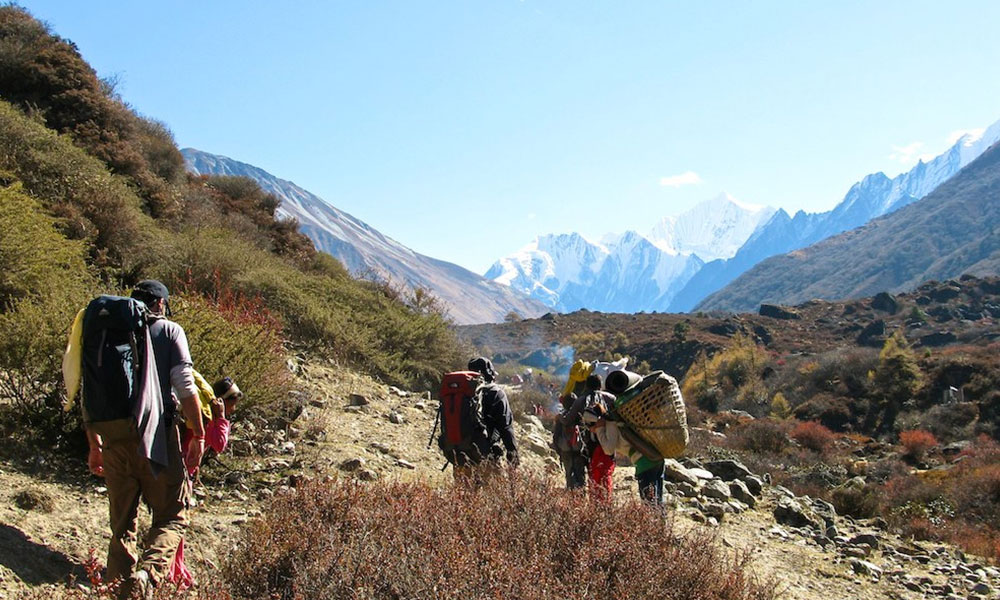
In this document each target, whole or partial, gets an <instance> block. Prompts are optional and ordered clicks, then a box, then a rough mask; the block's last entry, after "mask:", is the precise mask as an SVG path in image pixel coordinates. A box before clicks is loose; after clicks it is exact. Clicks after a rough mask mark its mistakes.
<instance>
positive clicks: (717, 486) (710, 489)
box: [701, 479, 730, 500]
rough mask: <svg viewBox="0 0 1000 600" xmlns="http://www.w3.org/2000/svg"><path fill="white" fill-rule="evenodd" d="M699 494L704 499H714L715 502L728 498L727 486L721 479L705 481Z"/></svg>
mask: <svg viewBox="0 0 1000 600" xmlns="http://www.w3.org/2000/svg"><path fill="white" fill-rule="evenodd" d="M701 493H702V495H703V496H705V497H706V498H714V499H716V500H729V497H730V493H729V486H728V485H726V482H724V481H722V480H721V479H713V480H712V481H706V482H705V485H704V486H703V487H702V489H701Z"/></svg>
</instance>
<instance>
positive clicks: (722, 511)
mask: <svg viewBox="0 0 1000 600" xmlns="http://www.w3.org/2000/svg"><path fill="white" fill-rule="evenodd" d="M701 512H702V514H704V515H705V516H706V517H711V518H714V519H715V520H716V521H718V522H719V523H721V522H722V521H723V519H725V518H726V513H727V512H730V511H727V510H726V507H725V506H724V505H722V504H719V503H717V502H706V503H705V504H704V505H702V506H701Z"/></svg>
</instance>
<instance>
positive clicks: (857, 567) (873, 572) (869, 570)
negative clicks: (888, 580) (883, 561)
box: [851, 559, 882, 579]
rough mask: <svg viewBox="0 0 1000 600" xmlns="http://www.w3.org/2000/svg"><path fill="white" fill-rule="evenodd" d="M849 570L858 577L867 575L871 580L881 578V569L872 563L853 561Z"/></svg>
mask: <svg viewBox="0 0 1000 600" xmlns="http://www.w3.org/2000/svg"><path fill="white" fill-rule="evenodd" d="M851 568H852V569H854V572H855V573H857V574H858V575H867V576H868V577H871V578H872V579H879V578H881V577H882V568H881V567H879V566H878V565H876V564H874V563H870V562H868V561H867V560H860V559H854V560H852V561H851Z"/></svg>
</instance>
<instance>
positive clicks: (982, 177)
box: [699, 144, 1000, 311]
mask: <svg viewBox="0 0 1000 600" xmlns="http://www.w3.org/2000/svg"><path fill="white" fill-rule="evenodd" d="M929 164H933V163H929ZM998 272H1000V144H995V145H993V146H992V147H991V148H989V149H988V150H987V151H986V152H984V153H983V154H982V155H981V156H979V158H977V159H975V160H974V161H972V162H971V164H969V165H968V166H966V167H965V168H964V169H962V170H961V171H959V173H958V174H957V175H955V176H954V177H951V178H950V179H948V181H946V182H945V183H943V184H941V185H940V186H939V187H937V188H936V189H935V190H934V191H933V192H931V193H930V194H928V195H927V196H926V197H925V198H923V199H922V200H919V201H917V202H914V203H911V204H909V205H908V206H905V207H903V208H901V209H900V210H897V211H895V212H891V213H889V214H886V215H885V216H882V217H880V218H878V219H875V220H873V221H871V222H869V223H868V224H866V225H864V226H862V227H859V228H857V229H853V230H850V231H847V232H844V233H841V234H839V235H836V236H833V237H830V238H828V239H825V240H823V241H821V242H819V243H817V244H814V245H812V246H809V247H807V248H802V249H798V250H795V251H794V252H791V253H788V254H783V255H780V256H774V257H772V258H769V259H767V260H765V261H763V262H761V263H760V264H758V265H756V266H755V267H753V268H752V269H750V270H749V271H747V272H746V273H744V274H743V275H741V276H740V277H739V278H737V279H736V280H735V281H733V282H732V283H731V284H730V285H728V286H726V287H725V288H723V289H722V290H720V291H719V292H717V293H715V294H713V295H711V296H709V297H708V298H706V299H705V301H704V302H702V303H701V304H700V305H699V309H702V310H729V311H753V310H755V309H756V308H757V307H758V306H759V305H760V304H761V303H780V304H797V303H801V302H805V301H807V300H811V299H814V298H820V299H838V300H839V299H850V298H859V297H863V296H869V295H874V294H875V293H878V292H880V291H889V292H898V291H904V290H909V289H912V288H913V287H915V286H917V285H919V284H920V283H921V282H923V281H925V280H930V279H937V280H943V279H952V278H956V277H958V276H959V275H962V274H964V273H968V274H971V275H977V276H989V275H996V274H997V273H998Z"/></svg>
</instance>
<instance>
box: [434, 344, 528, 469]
mask: <svg viewBox="0 0 1000 600" xmlns="http://www.w3.org/2000/svg"><path fill="white" fill-rule="evenodd" d="M495 379H496V371H494V369H493V364H492V363H491V362H490V361H489V360H488V359H486V358H475V359H473V360H471V361H469V366H468V370H466V371H455V372H453V373H445V375H444V377H443V378H442V380H441V393H440V396H441V404H440V406H439V407H438V418H437V421H436V422H435V424H434V431H432V432H431V441H433V439H434V432H435V431H437V427H438V424H440V426H441V434H440V435H439V436H438V447H439V448H441V452H442V453H444V456H445V458H446V459H447V460H448V464H451V465H452V466H453V467H454V469H455V476H456V477H461V476H464V475H469V474H470V473H471V469H472V467H474V466H476V465H479V464H481V463H483V462H486V461H489V462H490V463H493V464H496V463H497V462H498V461H499V459H500V458H501V457H503V456H504V455H505V454H506V457H507V461H508V462H509V463H511V464H512V465H516V464H517V462H518V456H517V443H516V442H515V441H514V427H513V423H514V419H513V414H512V413H511V411H510V403H509V402H508V401H507V395H506V394H505V393H504V391H503V389H501V388H500V387H499V386H498V385H496V384H495V383H493V381H494V380H495ZM429 446H430V442H428V447H429ZM446 466H447V465H446Z"/></svg>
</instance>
